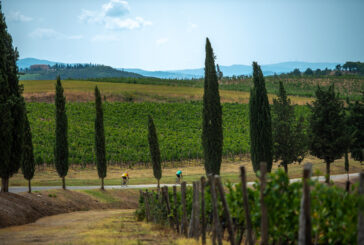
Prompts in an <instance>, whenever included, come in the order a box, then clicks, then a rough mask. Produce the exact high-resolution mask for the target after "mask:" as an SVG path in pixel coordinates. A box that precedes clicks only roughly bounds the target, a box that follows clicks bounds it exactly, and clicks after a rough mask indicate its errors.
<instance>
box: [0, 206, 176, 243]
mask: <svg viewBox="0 0 364 245" xmlns="http://www.w3.org/2000/svg"><path fill="white" fill-rule="evenodd" d="M175 236H176V234H175V233H174V232H169V231H168V230H165V229H164V228H160V227H159V228H158V227H156V226H152V225H150V224H146V223H144V222H138V221H136V220H135V217H134V210H130V209H129V210H125V209H113V210H93V211H84V212H74V213H67V214H59V215H54V216H49V217H44V218H41V219H39V220H37V221H36V222H35V223H31V224H27V225H21V226H12V227H8V228H3V229H0V244H4V245H10V244H174V243H175V241H176V237H175Z"/></svg>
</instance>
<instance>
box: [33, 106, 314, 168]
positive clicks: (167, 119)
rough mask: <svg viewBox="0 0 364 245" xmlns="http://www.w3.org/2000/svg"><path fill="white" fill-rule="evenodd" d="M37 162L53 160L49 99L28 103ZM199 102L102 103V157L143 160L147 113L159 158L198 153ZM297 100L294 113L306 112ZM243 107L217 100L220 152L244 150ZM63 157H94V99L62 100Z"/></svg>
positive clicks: (78, 160) (91, 159)
mask: <svg viewBox="0 0 364 245" xmlns="http://www.w3.org/2000/svg"><path fill="white" fill-rule="evenodd" d="M27 109H28V111H29V113H28V115H29V120H30V124H31V129H32V134H33V144H34V154H35V159H36V162H37V163H49V164H51V163H53V145H54V140H55V136H54V127H55V122H54V105H53V104H48V103H28V104H27ZM201 111H202V103H200V102H190V103H187V102H186V103H149V102H148V103H118V102H113V103H108V102H106V103H104V120H105V137H106V150H107V161H108V163H128V164H130V163H131V164H134V163H147V162H149V160H150V155H149V150H148V149H149V148H148V142H147V117H148V115H149V114H150V115H152V116H153V118H154V121H155V124H156V128H157V133H158V137H159V142H160V150H161V154H162V155H161V157H162V161H181V160H185V159H201V158H202V146H201V130H202V129H201V126H202V119H201ZM308 113H309V112H308V109H307V108H306V107H304V106H297V114H298V115H305V117H306V118H307V116H308ZM248 114H249V113H248V108H247V105H244V104H223V134H224V147H223V155H224V156H226V157H227V156H234V155H241V154H245V153H248V152H249V147H250V146H249V130H248ZM67 116H68V120H69V122H68V124H69V130H68V134H69V137H68V138H69V161H70V163H71V164H90V163H94V162H95V160H94V156H95V152H94V104H93V103H67Z"/></svg>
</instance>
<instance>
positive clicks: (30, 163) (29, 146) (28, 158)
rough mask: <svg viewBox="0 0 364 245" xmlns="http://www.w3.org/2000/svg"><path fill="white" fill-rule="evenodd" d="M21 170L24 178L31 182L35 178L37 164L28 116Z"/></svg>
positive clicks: (26, 118)
mask: <svg viewBox="0 0 364 245" xmlns="http://www.w3.org/2000/svg"><path fill="white" fill-rule="evenodd" d="M21 163H22V164H21V170H22V172H23V175H24V178H25V179H27V180H31V179H32V178H33V176H34V171H35V162H34V153H33V142H32V132H31V131H30V125H29V120H28V117H27V115H25V126H24V145H23V152H22V161H21Z"/></svg>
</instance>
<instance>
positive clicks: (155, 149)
mask: <svg viewBox="0 0 364 245" xmlns="http://www.w3.org/2000/svg"><path fill="white" fill-rule="evenodd" d="M148 142H149V149H150V156H151V158H152V165H153V174H154V177H155V178H156V179H157V181H158V190H159V181H160V179H161V178H162V168H161V153H160V151H159V144H158V137H157V132H156V129H155V126H154V122H153V118H152V117H151V116H150V115H149V116H148Z"/></svg>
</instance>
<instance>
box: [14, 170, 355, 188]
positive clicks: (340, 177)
mask: <svg viewBox="0 0 364 245" xmlns="http://www.w3.org/2000/svg"><path fill="white" fill-rule="evenodd" d="M357 176H359V173H353V174H349V177H350V178H353V177H357ZM346 178H347V175H346V174H338V175H331V177H330V179H331V180H333V181H339V180H346ZM312 179H316V180H317V179H318V180H319V181H325V176H315V177H312ZM297 181H301V178H297V179H290V182H291V183H292V182H297ZM253 183H254V182H248V183H247V184H248V186H251V185H253ZM161 186H168V187H171V186H174V184H162V185H161ZM156 187H157V185H156V184H150V185H128V186H123V187H122V186H120V185H105V189H144V188H156ZM60 188H61V186H32V191H45V190H54V189H60ZM99 188H100V186H99V185H94V186H67V189H69V190H92V189H99ZM27 191H28V187H27V186H16V187H9V192H13V193H20V192H27Z"/></svg>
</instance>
